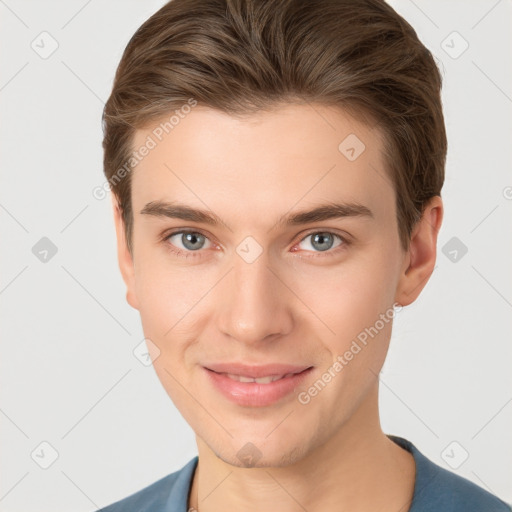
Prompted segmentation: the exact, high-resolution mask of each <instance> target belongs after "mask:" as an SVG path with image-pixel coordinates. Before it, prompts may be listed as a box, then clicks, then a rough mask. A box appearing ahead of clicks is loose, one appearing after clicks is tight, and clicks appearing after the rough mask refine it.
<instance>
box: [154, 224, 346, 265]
mask: <svg viewBox="0 0 512 512" xmlns="http://www.w3.org/2000/svg"><path fill="white" fill-rule="evenodd" d="M187 233H198V234H200V235H202V236H204V237H205V238H206V239H207V240H208V241H209V242H210V243H211V244H213V245H214V246H217V247H218V246H219V245H220V244H218V243H217V242H214V241H212V239H211V237H210V235H208V234H206V233H204V232H203V230H201V229H199V228H194V229H192V228H174V229H171V230H170V231H166V232H164V234H163V235H162V236H161V240H162V242H164V243H168V240H169V238H171V237H172V236H175V235H179V234H187ZM317 233H329V234H331V235H334V236H336V237H338V238H339V239H340V240H341V243H340V244H339V245H337V246H336V247H334V248H333V249H329V250H327V251H317V252H315V251H306V252H312V253H313V255H312V256H306V257H313V258H314V257H316V256H322V254H325V255H326V256H327V255H329V256H330V255H334V254H336V253H337V252H338V250H342V249H343V248H344V247H345V246H348V245H350V244H351V240H350V236H349V235H348V234H343V235H342V234H340V233H338V232H337V230H335V229H333V228H325V229H322V228H310V229H309V230H308V231H306V233H303V234H302V235H300V236H301V238H299V239H298V241H297V242H295V243H294V244H293V246H292V249H293V247H295V246H296V245H298V244H299V243H301V242H303V241H304V240H305V239H306V238H307V237H308V236H311V235H314V234H317ZM169 245H172V244H169ZM172 247H173V248H172V249H171V251H172V252H174V253H176V254H185V255H187V256H189V255H190V256H195V255H197V256H199V255H200V254H201V253H202V252H203V249H199V250H197V251H186V250H183V249H180V248H179V247H175V246H172ZM204 250H206V249H204ZM292 252H297V251H292Z"/></svg>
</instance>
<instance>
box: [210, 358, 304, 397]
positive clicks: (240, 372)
mask: <svg viewBox="0 0 512 512" xmlns="http://www.w3.org/2000/svg"><path fill="white" fill-rule="evenodd" d="M203 368H204V370H205V371H206V374H207V376H208V378H209V381H210V383H213V384H214V389H216V391H218V392H220V393H221V394H222V395H223V396H224V397H226V398H228V399H229V400H230V401H232V402H235V403H236V404H238V405H242V406H247V407H263V406H268V405H271V404H273V403H275V402H278V401H279V400H281V399H283V398H285V397H286V396H288V395H290V394H292V393H293V392H294V391H295V390H296V388H297V387H298V385H299V384H300V383H301V382H302V381H303V379H304V378H305V377H306V375H308V374H309V373H310V372H311V371H312V370H313V366H306V365H283V364H268V365H261V366H250V365H245V364H232V363H222V364H209V365H208V366H203Z"/></svg>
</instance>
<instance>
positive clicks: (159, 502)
mask: <svg viewBox="0 0 512 512" xmlns="http://www.w3.org/2000/svg"><path fill="white" fill-rule="evenodd" d="M197 461H198V457H197V456H196V457H194V458H193V459H191V460H190V461H189V462H188V463H187V464H186V465H185V466H183V467H182V468H181V469H180V470H178V471H175V472H174V473H171V474H169V475H167V476H164V477H163V478H161V479H160V480H157V481H156V482H154V483H152V484H151V485H148V486H147V487H144V488H143V489H141V490H140V491H137V492H135V493H133V494H130V495H129V496H127V497H126V498H123V499H122V500H119V501H116V502H115V503H112V504H110V505H108V506H106V507H103V508H101V509H99V510H97V511H96V512H157V511H158V512H159V511H160V510H169V511H174V510H176V511H180V512H181V510H186V508H187V500H188V492H189V488H190V482H191V478H192V475H193V473H194V470H195V468H196V465H197ZM171 504H172V505H171ZM170 506H172V508H170Z"/></svg>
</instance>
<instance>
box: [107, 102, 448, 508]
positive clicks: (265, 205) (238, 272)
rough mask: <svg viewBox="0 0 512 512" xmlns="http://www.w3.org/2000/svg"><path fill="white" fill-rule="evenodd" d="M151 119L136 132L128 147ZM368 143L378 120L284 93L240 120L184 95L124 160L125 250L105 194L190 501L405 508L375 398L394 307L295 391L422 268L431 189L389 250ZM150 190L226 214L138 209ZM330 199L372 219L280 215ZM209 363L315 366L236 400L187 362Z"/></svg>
mask: <svg viewBox="0 0 512 512" xmlns="http://www.w3.org/2000/svg"><path fill="white" fill-rule="evenodd" d="M157 124H158V123H155V124H154V125H151V126H150V127H148V128H147V129H141V130H138V131H137V132H136V134H135V139H134V147H135V148H137V147H140V146H141V145H143V144H144V141H145V140H146V138H147V137H148V135H151V133H152V129H153V128H154V126H156V125H157ZM349 134H356V135H357V137H358V138H359V139H360V140H361V141H363V142H364V144H365V146H366V148H365V150H364V151H363V152H362V153H361V155H360V156H359V157H358V158H357V159H356V160H354V161H349V160H348V159H347V158H346V157H345V156H344V155H343V154H342V153H341V152H340V151H339V150H338V146H339V144H340V142H341V141H343V140H344V139H345V138H346V137H347V136H348V135H349ZM382 147H383V145H382V138H381V134H380V132H379V131H378V129H377V128H375V127H371V126H369V125H367V124H363V123H361V122H358V121H356V120H355V119H353V118H352V117H350V116H349V115H348V114H347V113H345V112H343V111H342V110H340V109H335V108H333V107H327V106H323V105H314V106H313V105H298V104H283V105H281V106H279V107H278V108H275V109H273V110H272V111H269V112H264V113H259V114H255V115H251V116H248V117H246V118H243V119H237V118H234V117H231V116H229V115H227V114H224V113H221V112H218V111H215V110H212V109H208V108H204V107H201V106H197V107H195V108H194V109H192V112H191V113H190V114H188V115H187V116H186V117H185V118H184V119H182V120H180V122H179V124H178V125H177V126H175V128H174V129H173V130H172V132H170V133H169V135H167V136H166V137H164V139H163V140H162V141H161V142H159V143H158V145H157V146H156V147H155V148H154V149H152V150H151V151H150V152H149V154H148V155H147V156H146V157H145V158H144V159H143V160H142V161H141V162H140V163H139V164H138V165H137V166H136V167H135V169H134V171H133V174H132V204H133V211H134V231H133V255H131V254H130V252H129V251H128V250H127V246H126V240H125V236H124V226H123V223H122V218H121V215H120V212H119V208H118V205H117V203H116V200H115V198H113V207H114V218H115V224H116V233H117V241H118V258H119V265H120V269H121V273H122V275H123V279H124V281H125V283H126V286H127V301H128V302H129V304H130V305H131V306H132V307H134V308H136V309H137V310H139V312H140V315H141V320H142V325H143V330H144V334H145V336H146V338H149V339H150V340H151V341H152V343H153V345H151V346H150V352H151V353H152V355H153V357H156V359H155V360H154V362H153V364H154V368H155V370H156V372H157V375H158V377H159V379H160V381H161V383H162V385H163V386H164V388H165V390H166V391H167V393H168V394H169V396H170V398H171V399H172V400H173V402H174V403H175V405H176V407H177V408H178V409H179V410H180V412H181V413H182V415H183V416H184V418H185V419H186V421H187V422H188V423H189V424H190V426H191V427H192V428H193V430H194V432H195V433H196V440H197V446H198V452H199V464H198V468H197V470H196V472H195V475H194V478H193V483H192V488H191V492H190V495H189V506H191V507H194V508H195V509H196V510H200V511H201V512H209V511H215V510H247V511H263V510H272V509H278V510H280V511H299V510H304V509H306V510H308V512H315V511H323V512H325V511H331V510H332V511H334V510H340V509H341V510H351V511H356V512H357V511H363V510H376V511H377V510H379V511H387V510H389V511H394V512H396V511H398V510H402V511H406V510H408V508H409V505H410V501H411V499H412V496H413V489H414V478H415V465H414V460H413V458H412V456H411V455H410V454H409V453H408V452H407V451H405V450H404V449H402V448H401V447H399V446H398V445H396V444H395V443H394V442H392V441H391V440H390V439H388V438H387V437H386V435H385V434H384V433H383V431H382V429H381V426H380V421H379V410H378V388H379V381H378V374H379V372H380V370H381V368H382V366H383V363H384V360H385V357H386V354H387V350H388V346H389V341H390V336H391V327H392V322H389V323H387V324H385V326H384V328H382V329H381V330H380V331H379V333H378V335H376V336H375V337H374V338H373V339H371V340H370V341H369V342H368V344H367V346H365V347H364V348H363V349H362V350H361V351H360V352H359V353H358V354H357V356H355V357H354V358H353V359H352V360H351V361H350V362H349V363H348V364H347V365H346V366H345V367H344V368H343V370H342V371H341V372H339V373H338V374H337V375H336V377H335V378H333V379H332V381H331V382H329V384H328V385H326V386H325V388H324V389H323V390H322V391H321V392H320V393H318V395H317V396H315V397H314V398H313V399H311V401H310V402H309V403H308V404H307V405H302V404H301V403H299V401H298V400H297V395H298V393H299V392H300V391H304V390H307V389H308V388H309V387H310V386H311V385H312V384H313V383H314V382H315V381H317V380H318V378H319V377H320V376H321V375H322V373H324V372H325V371H326V370H327V369H328V368H329V367H330V366H332V364H333V362H334V361H335V360H336V358H337V356H338V355H340V354H344V353H345V352H346V351H347V350H348V348H349V347H350V345H351V343H352V341H353V340H354V339H355V338H356V337H357V335H358V334H359V333H360V332H362V331H364V329H365V328H368V327H370V326H373V325H375V323H376V320H378V319H379V315H380V314H382V313H385V312H386V311H389V310H390V308H392V305H393V304H394V303H399V304H401V305H403V306H406V305H408V304H410V303H412V302H413V301H414V300H415V299H416V298H417V297H418V295H419V294H420V292H421V290H422V289H423V287H424V286H425V284H426V282H427V281H428V278H429V277H430V275H431V273H432V271H433V269H434V265H435V259H436V244H437V233H438V231H439V228H440V226H441V222H442V216H443V205H442V201H441V198H440V197H438V196H436V197H434V198H432V200H431V201H430V202H429V203H428V204H427V206H426V208H425V210H424V213H423V216H422V218H421V220H420V221H419V222H418V224H417V225H416V226H415V228H414V231H413V233H412V234H411V242H410V246H409V249H408V250H407V251H405V250H403V248H402V246H401V244H400V240H399V236H398V225H397V220H396V208H395V191H394V189H393V186H392V184H391V182H390V181H389V179H388V177H387V174H386V171H385V166H384V159H383V154H382ZM156 200H162V201H175V200H177V201H180V202H182V203H185V204H187V205H190V206H192V207H195V208H200V209H207V210H208V209H209V210H210V211H212V212H214V213H215V214H216V215H218V216H219V217H220V218H221V219H222V220H223V222H224V224H225V225H224V224H221V225H219V226H208V225H205V224H202V223H197V222H192V221H184V220H180V219H170V218H166V217H162V216H160V217H157V216H152V215H147V214H141V213H140V212H141V210H142V209H143V207H144V206H145V205H146V204H147V203H149V202H151V201H156ZM329 201H332V202H357V203H360V204H362V205H365V206H367V207H368V208H369V209H370V210H371V211H372V212H373V217H367V216H353V217H346V218H339V219H330V220H327V221H320V222H313V223H310V224H307V225H300V226H288V227H287V226H279V225H277V220H278V219H279V218H280V217H281V216H283V215H288V214H290V213H293V212H296V211H299V210H304V209H309V208H312V207H314V206H318V205H319V204H324V203H325V202H329ZM227 226H229V228H228V227H227ZM180 228H182V229H189V230H191V231H194V232H196V233H199V234H202V235H204V236H205V237H206V239H204V240H203V239H200V240H199V241H196V242H195V245H193V246H192V247H193V248H196V247H197V248H198V249H195V250H190V249H187V246H185V245H183V243H184V242H183V238H182V237H181V235H177V236H173V237H172V238H171V239H167V240H165V239H164V235H168V234H170V232H171V230H173V231H179V229H180ZM318 232H321V233H325V232H328V233H333V234H334V235H340V236H342V237H344V239H345V240H346V242H342V241H341V239H338V238H337V237H336V236H334V238H333V239H332V248H330V249H328V250H327V251H322V250H319V249H318V247H319V245H318V243H317V244H315V243H314V235H315V233H318ZM308 235H313V236H308ZM247 236H251V237H253V238H254V239H255V240H256V241H257V242H258V244H259V245H260V246H261V248H262V250H263V252H262V254H261V255H260V256H259V257H258V258H257V259H256V260H255V261H254V262H252V263H247V262H246V261H245V260H244V259H243V258H241V257H240V256H239V254H238V253H237V252H236V249H237V247H238V246H239V244H240V243H241V242H242V241H243V240H244V239H245V238H246V237H247ZM347 242H349V243H347ZM340 244H341V245H340ZM169 246H171V247H174V248H175V249H176V250H178V251H179V250H181V251H183V253H188V254H189V257H188V258H185V257H180V256H178V255H176V254H174V253H173V252H171V250H170V248H169ZM189 247H190V246H189ZM340 247H341V249H340ZM192 253H193V255H191V254H192ZM223 361H224V362H227V361H230V362H233V361H236V362H246V363H252V364H264V363H270V362H286V363H291V364H304V365H307V366H314V369H313V372H312V373H311V374H310V375H309V376H308V379H307V381H306V382H305V383H304V384H303V385H301V387H300V389H297V390H296V393H292V394H290V395H289V396H288V397H286V398H285V399H282V400H280V401H279V402H278V403H275V404H273V405H271V406H266V407H243V406H240V405H237V404H234V403H231V402H229V401H228V400H227V399H226V398H225V397H224V396H223V395H222V394H220V393H219V392H218V391H217V390H216V389H215V388H214V387H213V386H211V385H210V384H209V381H208V380H207V378H206V375H205V370H204V369H203V368H202V366H201V365H202V364H206V362H223ZM249 442H250V443H252V444H254V445H255V446H256V447H257V448H258V450H259V452H260V453H261V457H260V459H259V460H258V461H257V463H256V464H255V466H254V467H244V463H243V462H242V461H241V460H240V459H239V458H238V457H237V452H238V451H239V450H240V449H241V448H242V447H243V446H244V445H246V443H249ZM369 490H371V492H368V491H369Z"/></svg>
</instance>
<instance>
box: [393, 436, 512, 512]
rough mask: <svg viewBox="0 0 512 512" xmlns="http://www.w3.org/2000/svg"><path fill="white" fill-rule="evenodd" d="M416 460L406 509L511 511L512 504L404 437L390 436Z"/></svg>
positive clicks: (427, 511)
mask: <svg viewBox="0 0 512 512" xmlns="http://www.w3.org/2000/svg"><path fill="white" fill-rule="evenodd" d="M389 437H390V438H391V439H392V440H393V441H395V442H396V443H397V444H399V445H400V446H401V447H402V448H404V449H406V450H407V451H409V452H411V453H412V455H413V456H414V460H415V462H416V482H415V486H414V497H413V501H412V504H411V507H410V511H409V512H434V511H435V512H512V507H511V506H510V505H509V504H507V503H505V502H504V501H502V500H501V499H499V498H498V497H497V496H494V495H493V494H491V493H490V492H488V491H487V490H485V489H483V488H482V487H480V486H478V485H476V484H475V483H473V482H471V481H470V480H468V479H467V478H464V477H462V476H460V475H457V474H455V473H453V472H451V471H448V470H447V469H445V468H442V467H441V466H438V465H437V464H435V463H434V462H432V461H431V460H430V459H428V458H427V457H426V456H425V455H423V454H422V453H421V452H420V451H419V450H418V448H416V446H414V445H413V444H412V443H411V442H410V441H407V440H406V439H403V438H399V437H397V436H389Z"/></svg>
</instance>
